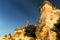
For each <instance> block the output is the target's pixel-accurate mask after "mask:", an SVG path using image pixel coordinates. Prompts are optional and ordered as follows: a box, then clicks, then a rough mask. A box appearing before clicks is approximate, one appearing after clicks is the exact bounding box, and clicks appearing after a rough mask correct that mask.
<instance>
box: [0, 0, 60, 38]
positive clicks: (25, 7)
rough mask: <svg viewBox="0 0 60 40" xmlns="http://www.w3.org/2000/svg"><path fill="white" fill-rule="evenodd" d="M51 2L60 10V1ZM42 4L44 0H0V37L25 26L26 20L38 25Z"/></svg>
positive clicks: (51, 0) (52, 0)
mask: <svg viewBox="0 0 60 40" xmlns="http://www.w3.org/2000/svg"><path fill="white" fill-rule="evenodd" d="M49 1H50V2H52V3H53V5H55V6H56V7H57V8H59V9H60V0H49ZM42 2H43V0H0V37H2V36H3V35H4V34H8V33H11V34H12V33H13V31H14V29H15V28H19V27H21V26H25V22H26V20H29V22H30V24H37V22H38V17H39V6H40V5H41V4H42Z"/></svg>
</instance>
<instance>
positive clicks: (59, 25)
mask: <svg viewBox="0 0 60 40" xmlns="http://www.w3.org/2000/svg"><path fill="white" fill-rule="evenodd" d="M54 26H55V28H56V29H55V32H56V33H57V40H60V18H59V20H57V23H55V24H54Z"/></svg>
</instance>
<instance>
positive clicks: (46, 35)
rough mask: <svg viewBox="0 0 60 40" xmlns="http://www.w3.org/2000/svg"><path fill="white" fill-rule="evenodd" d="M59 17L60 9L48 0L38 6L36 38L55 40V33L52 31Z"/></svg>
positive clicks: (38, 39) (39, 39)
mask: <svg viewBox="0 0 60 40" xmlns="http://www.w3.org/2000/svg"><path fill="white" fill-rule="evenodd" d="M59 17H60V10H59V9H56V8H55V7H54V6H52V4H51V3H50V2H49V1H47V0H46V1H44V2H43V4H42V6H41V8H40V17H39V21H38V24H37V29H36V37H37V40H56V35H57V33H56V32H55V31H52V30H51V29H54V28H55V26H54V24H55V23H57V20H58V19H59Z"/></svg>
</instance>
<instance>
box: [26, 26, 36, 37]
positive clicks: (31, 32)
mask: <svg viewBox="0 0 60 40" xmlns="http://www.w3.org/2000/svg"><path fill="white" fill-rule="evenodd" d="M35 31H36V26H34V25H28V26H27V27H25V35H28V36H32V37H36V36H35Z"/></svg>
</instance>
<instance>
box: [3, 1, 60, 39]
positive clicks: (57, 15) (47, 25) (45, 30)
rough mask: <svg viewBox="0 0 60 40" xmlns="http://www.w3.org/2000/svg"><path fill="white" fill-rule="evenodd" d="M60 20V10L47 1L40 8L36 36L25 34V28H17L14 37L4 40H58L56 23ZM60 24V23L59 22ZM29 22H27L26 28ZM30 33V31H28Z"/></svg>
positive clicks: (9, 36) (5, 37) (9, 35)
mask: <svg viewBox="0 0 60 40" xmlns="http://www.w3.org/2000/svg"><path fill="white" fill-rule="evenodd" d="M59 19H60V10H59V9H57V8H55V7H54V6H53V5H52V3H50V2H49V1H47V0H45V1H44V2H43V4H42V5H41V6H40V16H39V20H38V24H37V25H36V24H35V25H34V26H36V31H35V36H36V37H34V38H33V37H29V36H27V35H24V34H25V27H21V28H16V29H15V31H14V33H13V35H11V34H8V35H5V36H4V37H3V38H2V40H57V35H58V33H57V32H56V27H57V26H56V25H55V24H56V23H57V21H58V20H59ZM59 23H60V22H59ZM27 26H29V21H26V27H27ZM28 32H29V31H28Z"/></svg>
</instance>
